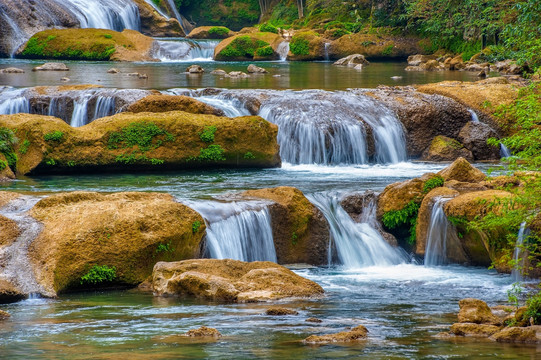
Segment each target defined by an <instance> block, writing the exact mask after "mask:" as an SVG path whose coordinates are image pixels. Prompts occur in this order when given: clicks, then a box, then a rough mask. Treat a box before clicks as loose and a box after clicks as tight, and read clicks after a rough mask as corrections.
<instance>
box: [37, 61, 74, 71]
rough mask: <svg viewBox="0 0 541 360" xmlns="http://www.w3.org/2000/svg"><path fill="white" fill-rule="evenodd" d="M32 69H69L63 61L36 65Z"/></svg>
mask: <svg viewBox="0 0 541 360" xmlns="http://www.w3.org/2000/svg"><path fill="white" fill-rule="evenodd" d="M32 71H69V69H68V67H67V66H66V64H64V63H56V62H49V63H45V64H43V65H41V66H36V67H35V68H33V69H32Z"/></svg>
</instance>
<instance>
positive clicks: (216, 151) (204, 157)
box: [197, 144, 226, 162]
mask: <svg viewBox="0 0 541 360" xmlns="http://www.w3.org/2000/svg"><path fill="white" fill-rule="evenodd" d="M224 153H225V150H224V149H223V148H222V147H221V146H220V145H217V144H212V145H209V146H208V147H207V148H206V149H201V150H200V151H199V156H198V157H197V159H198V160H199V161H216V162H217V161H224V160H226V159H225V156H224Z"/></svg>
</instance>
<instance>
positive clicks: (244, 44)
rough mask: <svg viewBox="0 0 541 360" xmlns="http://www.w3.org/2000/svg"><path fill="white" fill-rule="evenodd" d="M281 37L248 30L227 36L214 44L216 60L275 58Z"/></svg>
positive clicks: (277, 56) (277, 57)
mask: <svg viewBox="0 0 541 360" xmlns="http://www.w3.org/2000/svg"><path fill="white" fill-rule="evenodd" d="M282 41H283V39H282V37H281V36H280V35H277V34H273V33H269V32H250V33H246V34H239V35H235V36H232V37H229V38H227V39H225V40H223V41H222V42H220V43H219V44H218V46H216V49H214V59H215V60H218V61H248V60H277V59H279V55H278V53H277V52H276V49H277V48H278V45H280V43H281V42H282Z"/></svg>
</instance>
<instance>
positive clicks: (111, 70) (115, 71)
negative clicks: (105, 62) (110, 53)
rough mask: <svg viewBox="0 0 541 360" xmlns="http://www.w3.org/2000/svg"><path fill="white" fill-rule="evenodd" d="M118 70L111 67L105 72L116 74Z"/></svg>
mask: <svg viewBox="0 0 541 360" xmlns="http://www.w3.org/2000/svg"><path fill="white" fill-rule="evenodd" d="M119 72H120V71H119V70H118V69H116V68H111V69H109V70H107V73H108V74H118V73H119Z"/></svg>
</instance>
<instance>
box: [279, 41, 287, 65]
mask: <svg viewBox="0 0 541 360" xmlns="http://www.w3.org/2000/svg"><path fill="white" fill-rule="evenodd" d="M276 52H277V53H278V55H280V60H281V61H286V60H287V54H289V41H282V42H281V43H280V44H279V45H278V47H277V48H276Z"/></svg>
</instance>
